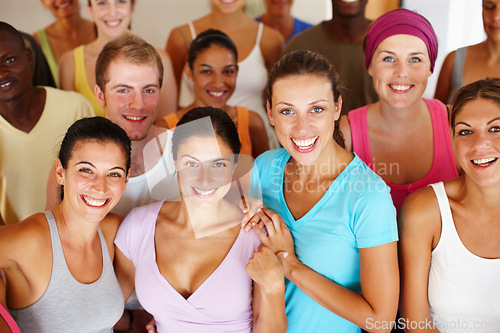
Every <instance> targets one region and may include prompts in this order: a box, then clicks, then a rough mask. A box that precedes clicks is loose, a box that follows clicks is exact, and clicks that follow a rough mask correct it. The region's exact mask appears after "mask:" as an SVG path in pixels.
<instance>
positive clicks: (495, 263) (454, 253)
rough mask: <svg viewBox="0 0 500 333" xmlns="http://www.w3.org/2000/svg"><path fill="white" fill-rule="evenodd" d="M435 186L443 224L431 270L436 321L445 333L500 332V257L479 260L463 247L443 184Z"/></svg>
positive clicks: (432, 308)
mask: <svg viewBox="0 0 500 333" xmlns="http://www.w3.org/2000/svg"><path fill="white" fill-rule="evenodd" d="M431 186H432V188H433V189H434V192H435V193H436V197H437V200H438V204H439V210H440V212H441V221H442V227H441V237H440V239H439V242H438V244H437V246H436V248H435V249H434V250H433V251H432V257H431V267H430V271H429V290H428V295H429V296H428V297H429V304H430V314H431V317H432V320H433V321H434V323H435V324H436V325H437V328H438V329H439V330H440V332H442V333H448V332H474V333H478V332H481V333H485V332H488V333H490V332H491V333H493V332H500V258H499V259H485V258H481V257H478V256H476V255H475V254H473V253H471V252H470V251H469V250H468V249H467V248H466V247H465V246H464V245H463V243H462V241H461V240H460V237H459V235H458V233H457V230H456V228H455V223H454V221H453V216H452V214H451V209H450V204H449V202H448V197H447V195H446V191H445V188H444V185H443V183H442V182H441V183H437V184H432V185H431Z"/></svg>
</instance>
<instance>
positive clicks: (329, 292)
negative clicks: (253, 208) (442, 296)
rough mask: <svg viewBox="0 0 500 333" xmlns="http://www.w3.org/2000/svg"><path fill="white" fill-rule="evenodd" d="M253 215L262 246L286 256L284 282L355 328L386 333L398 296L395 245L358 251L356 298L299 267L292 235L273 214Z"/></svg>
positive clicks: (304, 266)
mask: <svg viewBox="0 0 500 333" xmlns="http://www.w3.org/2000/svg"><path fill="white" fill-rule="evenodd" d="M257 214H258V215H259V216H260V218H261V220H262V222H263V224H264V225H265V226H266V229H267V231H268V236H266V235H265V234H264V233H263V232H262V231H261V230H260V228H259V227H257V226H256V227H255V228H254V229H255V230H256V232H257V234H258V235H259V237H260V238H261V240H262V243H263V244H265V245H266V246H269V247H270V248H271V249H272V250H273V251H275V252H276V251H285V252H288V256H287V257H286V258H284V259H283V260H282V262H283V268H284V272H285V277H286V278H287V279H288V280H290V281H291V282H293V283H294V284H295V285H296V286H297V287H299V288H300V289H301V290H302V291H304V292H305V293H306V294H307V295H309V296H310V297H311V298H312V299H314V300H315V301H316V302H318V303H319V304H320V305H321V306H323V307H325V308H326V309H328V310H329V311H331V312H333V313H335V314H337V315H338V316H340V317H342V318H344V319H346V320H348V321H350V322H352V323H354V324H356V325H358V326H359V327H361V328H363V329H365V330H367V331H369V332H390V329H388V328H387V327H389V326H390V325H391V323H392V322H394V320H395V318H396V311H397V305H398V294H399V275H398V262H397V246H396V242H391V243H387V244H383V245H379V246H374V247H370V248H361V249H360V250H359V253H360V261H361V290H362V294H358V293H357V292H354V291H352V290H349V289H347V288H345V287H342V286H340V285H338V284H337V283H335V282H333V281H332V280H330V279H328V278H326V277H325V276H323V275H321V274H319V273H317V272H316V271H314V270H312V269H311V268H309V267H307V266H306V265H304V264H302V263H301V262H300V261H299V260H298V258H297V257H296V256H295V252H294V245H293V238H292V235H291V234H290V231H289V230H288V228H287V227H286V225H285V223H284V222H283V220H282V219H281V217H280V216H279V215H278V214H277V213H275V212H273V211H271V210H269V209H267V208H264V209H263V210H262V211H260V212H258V213H257ZM376 323H380V325H378V324H376ZM384 324H386V325H384Z"/></svg>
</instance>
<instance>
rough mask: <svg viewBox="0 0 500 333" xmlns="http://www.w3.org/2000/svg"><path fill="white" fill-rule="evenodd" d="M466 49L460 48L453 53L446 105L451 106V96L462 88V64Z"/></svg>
mask: <svg viewBox="0 0 500 333" xmlns="http://www.w3.org/2000/svg"><path fill="white" fill-rule="evenodd" d="M466 54H467V47H461V48H459V49H457V51H456V52H455V62H454V63H453V71H452V72H451V82H450V94H449V95H448V103H447V104H451V102H452V101H453V96H454V95H455V93H456V92H457V91H458V89H460V88H462V87H463V86H464V80H463V77H464V64H465V56H466Z"/></svg>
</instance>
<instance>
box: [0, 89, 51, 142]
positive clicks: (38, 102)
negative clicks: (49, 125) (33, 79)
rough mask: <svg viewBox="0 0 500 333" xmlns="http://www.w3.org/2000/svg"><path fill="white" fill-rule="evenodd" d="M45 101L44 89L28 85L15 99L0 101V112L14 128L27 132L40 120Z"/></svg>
mask: <svg viewBox="0 0 500 333" xmlns="http://www.w3.org/2000/svg"><path fill="white" fill-rule="evenodd" d="M45 101H46V91H45V89H41V88H36V87H33V86H30V87H28V88H27V89H26V90H25V91H24V92H23V93H22V94H21V95H20V96H19V97H17V98H16V99H13V100H10V101H6V102H0V114H1V115H2V117H3V118H5V120H7V121H8V122H9V123H10V124H11V125H12V126H14V127H15V128H17V129H19V130H21V131H24V132H26V133H29V132H30V131H31V130H32V129H33V127H35V125H36V124H37V123H38V120H40V117H41V116H42V112H43V109H44V107H45Z"/></svg>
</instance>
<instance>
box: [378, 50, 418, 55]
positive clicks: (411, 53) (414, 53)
mask: <svg viewBox="0 0 500 333" xmlns="http://www.w3.org/2000/svg"><path fill="white" fill-rule="evenodd" d="M380 53H389V54H396V52H392V51H387V50H381V51H380ZM410 55H425V52H421V51H416V52H410Z"/></svg>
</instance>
